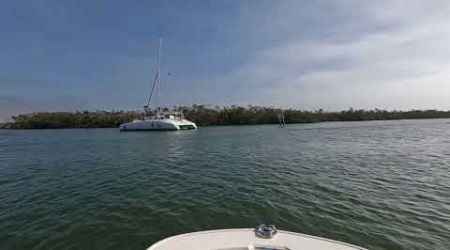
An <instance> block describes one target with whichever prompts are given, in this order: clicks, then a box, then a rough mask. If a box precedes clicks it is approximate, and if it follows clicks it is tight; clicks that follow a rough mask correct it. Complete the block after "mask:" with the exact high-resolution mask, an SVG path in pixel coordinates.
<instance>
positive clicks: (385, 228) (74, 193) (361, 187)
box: [0, 120, 450, 249]
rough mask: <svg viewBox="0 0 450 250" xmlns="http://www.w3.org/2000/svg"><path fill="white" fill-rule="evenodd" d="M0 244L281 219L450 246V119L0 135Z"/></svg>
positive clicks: (147, 241)
mask: <svg viewBox="0 0 450 250" xmlns="http://www.w3.org/2000/svg"><path fill="white" fill-rule="evenodd" d="M0 159H1V160H0V208H1V209H0V248H1V249H144V248H145V247H147V246H149V245H151V243H154V242H155V241H157V240H160V239H162V238H164V237H167V236H170V235H174V234H180V233H186V232H191V231H196V230H206V229H218V228H230V227H253V226H255V225H256V224H258V223H260V222H272V223H274V224H275V225H277V227H278V228H281V229H285V230H291V231H296V232H301V233H306V234H312V235H317V236H322V237H327V238H331V239H336V240H342V241H345V242H349V243H353V244H356V245H360V246H363V247H367V248H370V249H450V120H402V121H373V122H340V123H338V122H336V123H319V124H298V125H288V126H286V127H285V128H284V129H282V128H279V127H277V126H275V125H261V126H230V127H205V128H200V129H199V130H197V131H181V132H128V133H120V132H119V131H118V130H117V129H64V130H27V131H12V130H3V131H2V130H0Z"/></svg>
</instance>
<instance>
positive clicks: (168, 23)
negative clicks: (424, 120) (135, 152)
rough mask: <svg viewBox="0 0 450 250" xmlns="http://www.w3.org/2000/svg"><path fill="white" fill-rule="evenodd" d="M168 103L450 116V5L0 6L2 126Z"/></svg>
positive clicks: (199, 3) (164, 3) (68, 3)
mask: <svg viewBox="0 0 450 250" xmlns="http://www.w3.org/2000/svg"><path fill="white" fill-rule="evenodd" d="M159 37H163V52H162V75H163V77H162V91H161V99H162V104H163V105H165V106H169V107H170V106H172V105H190V104H193V103H196V104H209V105H212V106H215V105H219V106H225V105H234V104H235V105H244V106H247V105H254V106H273V107H281V108H296V109H304V110H317V109H324V110H331V111H335V110H344V109H348V108H350V107H352V108H354V109H374V108H379V109H388V110H392V109H400V110H410V109H441V110H450V46H449V44H450V2H449V1H352V0H349V1H294V0H292V1H283V0H280V1H275V0H273V1H265V0H253V1H252V0H247V1H228V0H227V1H225V0H222V1H221V0H215V1H213V0H211V1H131V2H128V1H47V2H46V1H35V2H31V1H30V2H27V1H17V2H6V1H1V2H0V58H1V60H0V121H8V120H10V117H11V116H12V115H15V114H19V113H27V112H34V111H75V110H97V109H100V110H137V109H140V108H141V107H142V105H145V104H146V101H147V99H148V96H149V93H150V89H151V83H152V80H153V77H154V74H155V70H156V65H157V44H158V39H159Z"/></svg>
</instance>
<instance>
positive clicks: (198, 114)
mask: <svg viewBox="0 0 450 250" xmlns="http://www.w3.org/2000/svg"><path fill="white" fill-rule="evenodd" d="M166 109H167V108H166ZM177 109H179V110H182V111H183V112H184V115H185V117H186V118H187V119H189V120H191V121H194V122H195V123H197V125H200V126H210V125H251V124H277V123H278V118H277V114H278V113H279V112H283V113H284V117H285V122H286V123H313V122H326V121H368V120H396V119H431V118H450V111H439V110H410V111H386V110H379V109H374V110H354V109H352V108H350V109H349V110H346V111H340V112H327V111H323V110H321V109H320V110H317V111H305V110H296V109H284V110H281V109H276V108H268V107H254V106H249V107H240V106H230V107H217V106H216V107H209V106H206V105H192V106H190V107H177ZM151 113H152V112H150V113H145V112H143V111H142V112H141V111H76V112H35V113H29V114H20V115H17V116H13V117H12V119H13V121H12V122H11V123H4V124H1V127H0V128H10V129H49V128H114V127H118V126H119V125H120V124H121V123H124V122H129V121H132V120H133V119H136V118H140V119H142V118H144V117H146V116H149V115H152V114H151Z"/></svg>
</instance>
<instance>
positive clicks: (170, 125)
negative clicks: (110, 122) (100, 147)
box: [119, 119, 197, 131]
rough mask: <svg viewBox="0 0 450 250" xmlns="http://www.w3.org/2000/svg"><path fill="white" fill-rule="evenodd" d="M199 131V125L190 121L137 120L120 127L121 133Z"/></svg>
mask: <svg viewBox="0 0 450 250" xmlns="http://www.w3.org/2000/svg"><path fill="white" fill-rule="evenodd" d="M185 129H197V125H196V124H195V123H193V122H190V121H188V120H185V119H183V120H173V119H166V120H153V119H152V120H135V121H132V122H128V123H123V124H121V125H120V127H119V130H120V131H146V130H154V131H168V130H185Z"/></svg>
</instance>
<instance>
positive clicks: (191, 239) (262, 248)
mask: <svg viewBox="0 0 450 250" xmlns="http://www.w3.org/2000/svg"><path fill="white" fill-rule="evenodd" d="M186 249H192V250H313V249H314V250H367V249H365V248H362V247H359V246H355V245H351V244H348V243H344V242H340V241H335V240H330V239H325V238H320V237H315V236H311V235H306V234H299V233H294V232H289V231H281V230H277V229H276V227H275V226H273V225H266V224H262V225H260V226H258V227H256V228H255V229H252V228H237V229H222V230H209V231H200V232H194V233H187V234H180V235H177V236H172V237H169V238H166V239H163V240H161V241H159V242H157V243H155V244H153V245H152V246H150V247H149V248H147V250H186Z"/></svg>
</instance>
